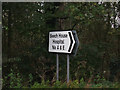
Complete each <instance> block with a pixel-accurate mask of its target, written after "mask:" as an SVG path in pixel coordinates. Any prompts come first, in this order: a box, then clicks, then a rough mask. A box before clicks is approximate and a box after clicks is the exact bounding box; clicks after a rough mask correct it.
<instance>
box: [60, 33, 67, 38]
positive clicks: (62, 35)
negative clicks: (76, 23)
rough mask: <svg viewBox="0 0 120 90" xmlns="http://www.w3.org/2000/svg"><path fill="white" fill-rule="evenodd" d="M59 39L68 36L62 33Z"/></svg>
mask: <svg viewBox="0 0 120 90" xmlns="http://www.w3.org/2000/svg"><path fill="white" fill-rule="evenodd" d="M59 37H60V38H67V34H61V33H60V34H59Z"/></svg>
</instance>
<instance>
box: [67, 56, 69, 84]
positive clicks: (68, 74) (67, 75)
mask: <svg viewBox="0 0 120 90" xmlns="http://www.w3.org/2000/svg"><path fill="white" fill-rule="evenodd" d="M68 82H69V55H68V54H67V83H68Z"/></svg>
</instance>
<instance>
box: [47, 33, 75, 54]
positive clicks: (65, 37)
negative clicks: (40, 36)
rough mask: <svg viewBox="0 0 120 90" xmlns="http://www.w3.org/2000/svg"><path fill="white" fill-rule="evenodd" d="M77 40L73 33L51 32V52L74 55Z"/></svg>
mask: <svg viewBox="0 0 120 90" xmlns="http://www.w3.org/2000/svg"><path fill="white" fill-rule="evenodd" d="M74 45H75V39H74V36H73V33H72V31H52V32H49V52H56V53H68V54H70V53H72V50H73V48H74Z"/></svg>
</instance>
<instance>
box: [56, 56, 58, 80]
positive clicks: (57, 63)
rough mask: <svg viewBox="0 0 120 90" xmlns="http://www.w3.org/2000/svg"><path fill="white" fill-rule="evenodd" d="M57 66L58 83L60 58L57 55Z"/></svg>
mask: <svg viewBox="0 0 120 90" xmlns="http://www.w3.org/2000/svg"><path fill="white" fill-rule="evenodd" d="M56 65H57V69H56V72H57V81H58V80H59V57H58V54H56Z"/></svg>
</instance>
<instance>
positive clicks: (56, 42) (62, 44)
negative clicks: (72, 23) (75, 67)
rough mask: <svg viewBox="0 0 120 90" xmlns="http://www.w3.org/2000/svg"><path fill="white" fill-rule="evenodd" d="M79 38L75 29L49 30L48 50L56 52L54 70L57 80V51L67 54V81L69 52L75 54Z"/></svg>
mask: <svg viewBox="0 0 120 90" xmlns="http://www.w3.org/2000/svg"><path fill="white" fill-rule="evenodd" d="M78 45H79V40H78V37H77V34H76V31H51V32H49V48H48V51H49V52H53V53H57V54H56V66H57V68H56V72H57V80H59V57H58V53H65V54H67V83H68V82H69V54H72V53H73V54H76V52H77V48H78Z"/></svg>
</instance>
